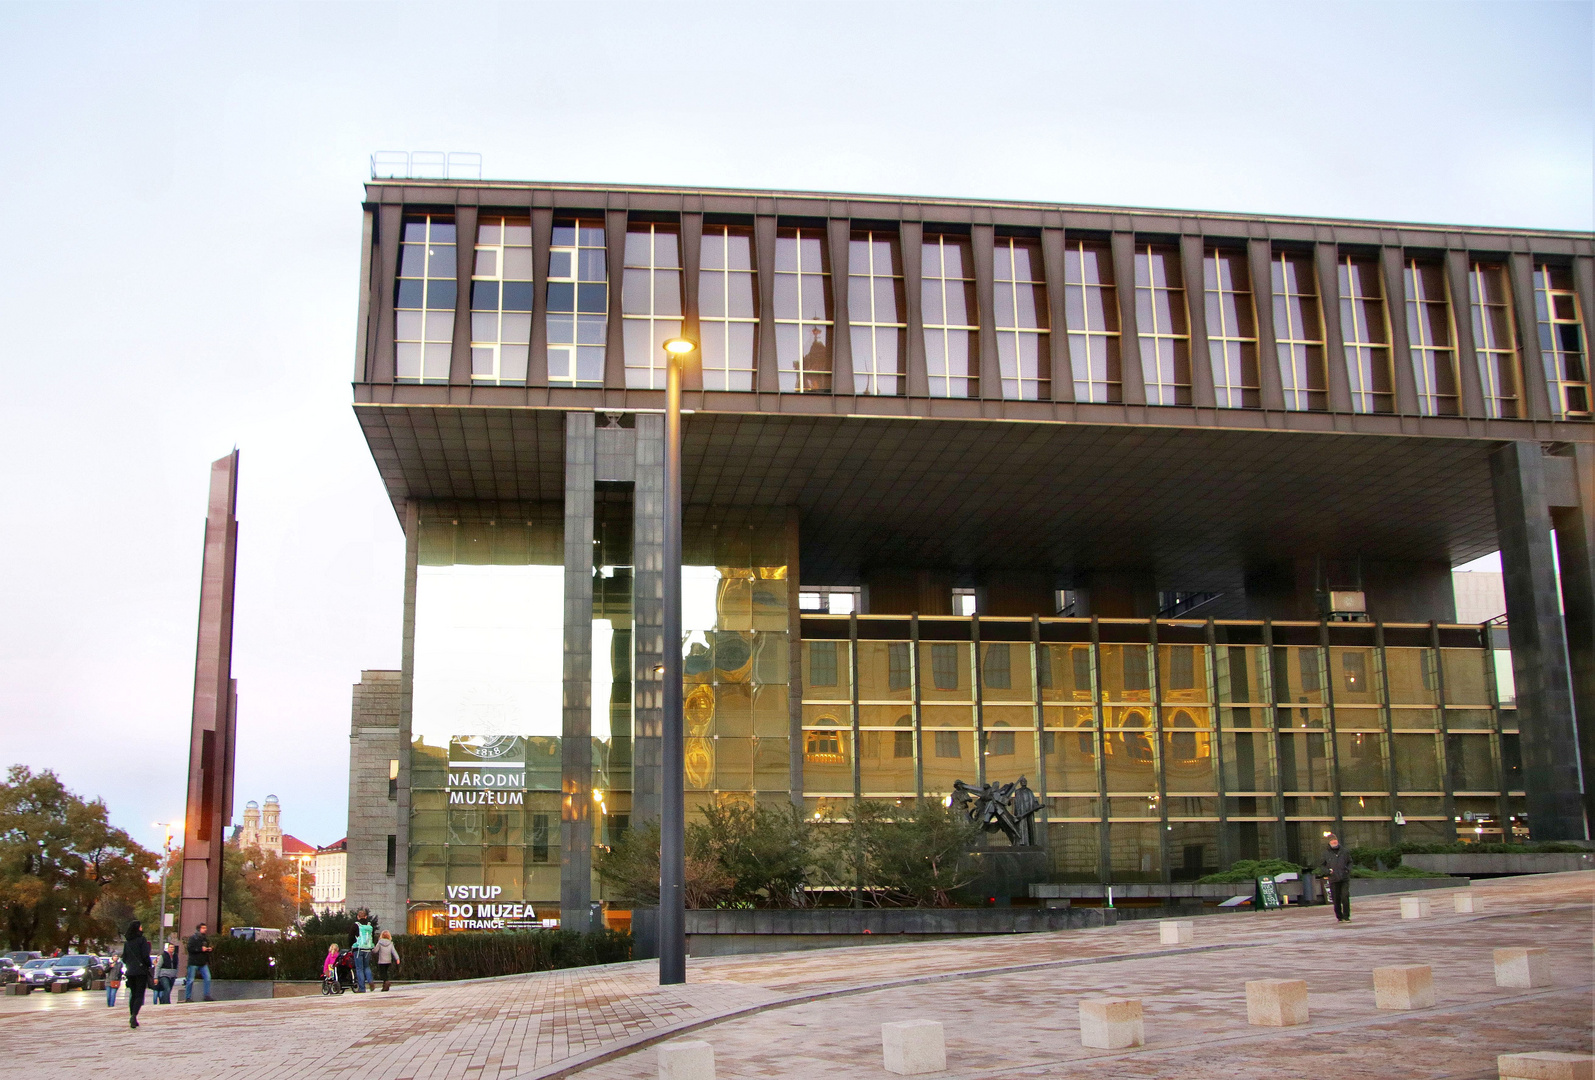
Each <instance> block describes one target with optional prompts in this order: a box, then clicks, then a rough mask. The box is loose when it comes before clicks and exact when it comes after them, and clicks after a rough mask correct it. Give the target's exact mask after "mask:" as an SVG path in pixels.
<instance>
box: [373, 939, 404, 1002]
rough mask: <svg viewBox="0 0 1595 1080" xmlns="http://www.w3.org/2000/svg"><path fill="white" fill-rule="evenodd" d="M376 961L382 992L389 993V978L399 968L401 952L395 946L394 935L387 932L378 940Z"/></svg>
mask: <svg viewBox="0 0 1595 1080" xmlns="http://www.w3.org/2000/svg"><path fill="white" fill-rule="evenodd" d="M374 951H375V953H376V955H375V957H374V959H375V960H376V962H377V975H378V977H380V978H381V979H382V992H383V993H384V994H385V993H387V992H388V977H389V975H390V974H391V972H392V970H393V969H394V968H396V967H398V966H399V963H400V960H399V950H398V947H397V946H395V945H394V944H393V935H392V934H390V933H388V932H387V931H386V930H384V931H382V936H381V937H379V938H377V947H376V949H375V950H374Z"/></svg>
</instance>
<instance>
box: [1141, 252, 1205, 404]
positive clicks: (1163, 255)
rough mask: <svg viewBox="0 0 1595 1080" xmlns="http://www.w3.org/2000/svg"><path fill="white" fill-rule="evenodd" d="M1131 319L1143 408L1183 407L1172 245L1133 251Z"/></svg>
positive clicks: (1184, 338)
mask: <svg viewBox="0 0 1595 1080" xmlns="http://www.w3.org/2000/svg"><path fill="white" fill-rule="evenodd" d="M1135 319H1136V331H1137V333H1139V334H1140V338H1141V341H1140V346H1141V377H1142V379H1143V380H1144V381H1145V384H1146V402H1147V404H1148V405H1189V404H1190V403H1191V342H1190V335H1189V330H1188V326H1189V323H1188V320H1187V315H1186V310H1185V286H1184V284H1183V279H1182V278H1181V277H1180V253H1179V249H1177V248H1175V247H1174V246H1173V245H1172V244H1137V245H1136V248H1135Z"/></svg>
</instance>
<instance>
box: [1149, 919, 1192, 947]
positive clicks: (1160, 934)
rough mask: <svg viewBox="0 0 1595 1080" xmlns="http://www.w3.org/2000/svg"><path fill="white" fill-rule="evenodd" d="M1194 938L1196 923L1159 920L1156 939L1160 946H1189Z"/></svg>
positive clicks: (1184, 920) (1183, 920) (1180, 920)
mask: <svg viewBox="0 0 1595 1080" xmlns="http://www.w3.org/2000/svg"><path fill="white" fill-rule="evenodd" d="M1195 936H1196V923H1194V922H1192V921H1191V920H1190V919H1160V920H1158V924H1157V939H1158V942H1159V944H1162V945H1189V944H1190V943H1191V939H1192V938H1194V937H1195Z"/></svg>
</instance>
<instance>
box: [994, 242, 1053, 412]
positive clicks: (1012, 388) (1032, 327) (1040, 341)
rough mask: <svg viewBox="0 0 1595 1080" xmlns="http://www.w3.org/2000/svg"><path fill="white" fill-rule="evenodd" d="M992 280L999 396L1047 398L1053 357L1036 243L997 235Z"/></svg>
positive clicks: (1027, 399)
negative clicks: (1000, 389) (994, 293)
mask: <svg viewBox="0 0 1595 1080" xmlns="http://www.w3.org/2000/svg"><path fill="white" fill-rule="evenodd" d="M992 279H993V288H994V290H995V292H996V296H995V303H994V304H993V309H994V310H995V312H996V315H995V322H996V326H995V333H996V335H997V369H998V371H999V372H1000V374H1001V376H1002V396H1003V397H1005V398H1009V399H1015V400H1020V401H1045V400H1047V399H1048V398H1050V397H1052V357H1051V355H1050V348H1051V345H1050V344H1049V341H1050V337H1051V335H1050V332H1049V326H1050V319H1049V316H1048V313H1047V281H1046V274H1045V272H1044V271H1043V270H1042V267H1041V244H1040V242H1039V241H1036V240H1031V239H1025V238H1021V237H1014V236H999V237H997V240H996V247H995V253H994V256H993V272H992Z"/></svg>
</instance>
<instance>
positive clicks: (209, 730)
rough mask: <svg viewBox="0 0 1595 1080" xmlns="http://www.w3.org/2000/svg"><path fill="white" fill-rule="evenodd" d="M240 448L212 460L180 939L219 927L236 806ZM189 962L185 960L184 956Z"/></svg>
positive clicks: (179, 926)
mask: <svg viewBox="0 0 1595 1080" xmlns="http://www.w3.org/2000/svg"><path fill="white" fill-rule="evenodd" d="M237 509H238V451H237V450H234V451H233V452H232V453H231V454H228V455H227V456H226V457H224V458H221V459H220V460H218V461H215V462H212V463H211V467H210V505H209V507H208V509H207V510H206V514H205V559H204V564H203V568H202V570H201V574H200V589H199V644H198V648H197V650H196V656H195V661H194V715H193V726H192V730H191V731H190V734H189V744H188V812H187V814H185V815H184V818H183V902H182V906H181V908H180V909H179V912H180V913H179V915H178V920H177V921H178V928H179V930H180V932H181V940H183V941H185V942H186V941H187V940H188V936H189V935H190V934H192V933H194V931H195V930H197V929H198V928H199V924H200V923H206V924H208V925H209V927H210V931H211V933H217V932H219V931H220V930H221V911H222V847H223V845H224V844H225V843H226V842H227V836H226V830H227V826H228V824H229V822H230V820H231V817H232V806H233V750H234V736H235V734H236V731H237V726H238V683H237V681H236V680H234V679H233V677H232V673H233V583H234V577H235V573H236V570H237V557H238V518H237ZM185 962H186V961H185Z"/></svg>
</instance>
